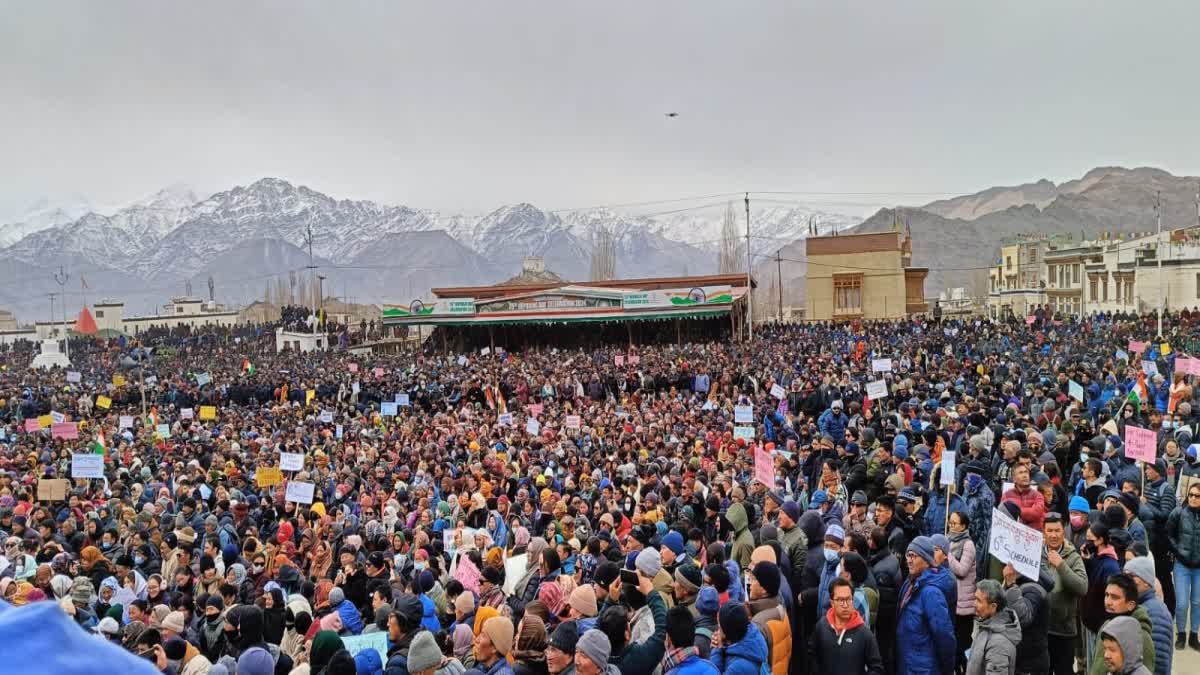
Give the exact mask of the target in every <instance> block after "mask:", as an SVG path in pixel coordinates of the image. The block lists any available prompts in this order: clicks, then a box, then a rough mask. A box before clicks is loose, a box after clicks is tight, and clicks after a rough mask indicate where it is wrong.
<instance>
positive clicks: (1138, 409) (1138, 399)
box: [1125, 372, 1150, 415]
mask: <svg viewBox="0 0 1200 675" xmlns="http://www.w3.org/2000/svg"><path fill="white" fill-rule="evenodd" d="M1125 400H1126V401H1127V402H1128V403H1129V404H1131V405H1132V406H1133V409H1134V412H1135V413H1137V414H1138V415H1140V414H1142V404H1143V403H1146V402H1147V401H1149V400H1150V390H1149V389H1147V388H1146V373H1144V372H1142V373H1138V376H1137V384H1135V385H1133V386H1132V387H1130V389H1129V396H1127V397H1126V399H1125Z"/></svg>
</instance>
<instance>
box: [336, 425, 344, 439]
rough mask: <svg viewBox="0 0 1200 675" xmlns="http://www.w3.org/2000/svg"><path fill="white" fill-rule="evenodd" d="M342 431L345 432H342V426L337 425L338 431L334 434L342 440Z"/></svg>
mask: <svg viewBox="0 0 1200 675" xmlns="http://www.w3.org/2000/svg"><path fill="white" fill-rule="evenodd" d="M342 431H343V430H342V425H340V424H339V425H337V430H336V431H335V432H334V433H335V434H336V435H337V437H338V438H341V437H342Z"/></svg>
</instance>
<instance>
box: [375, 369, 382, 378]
mask: <svg viewBox="0 0 1200 675" xmlns="http://www.w3.org/2000/svg"><path fill="white" fill-rule="evenodd" d="M375 377H383V368H376V369H375Z"/></svg>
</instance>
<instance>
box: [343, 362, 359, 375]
mask: <svg viewBox="0 0 1200 675" xmlns="http://www.w3.org/2000/svg"><path fill="white" fill-rule="evenodd" d="M346 367H347V368H349V369H350V372H352V373H357V372H358V364H357V363H351V364H350V365H348V366H346Z"/></svg>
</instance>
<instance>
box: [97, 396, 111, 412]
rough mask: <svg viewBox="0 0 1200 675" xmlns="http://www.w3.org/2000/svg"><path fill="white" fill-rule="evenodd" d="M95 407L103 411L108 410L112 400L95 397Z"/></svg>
mask: <svg viewBox="0 0 1200 675" xmlns="http://www.w3.org/2000/svg"><path fill="white" fill-rule="evenodd" d="M96 407H97V408H103V409H104V410H108V409H109V408H111V407H112V399H111V398H109V397H107V396H97V397H96Z"/></svg>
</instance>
